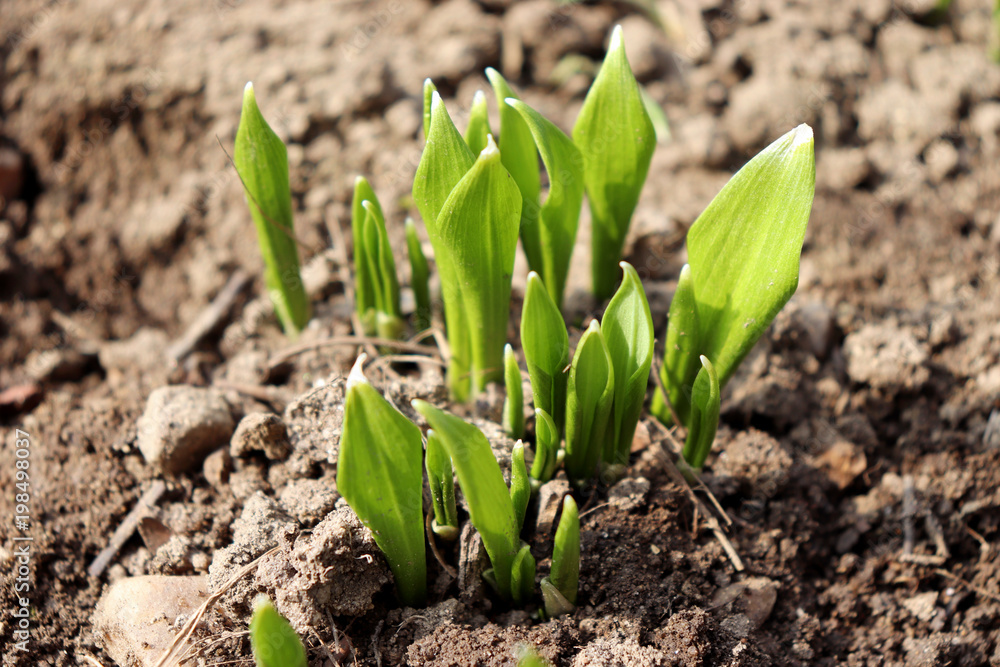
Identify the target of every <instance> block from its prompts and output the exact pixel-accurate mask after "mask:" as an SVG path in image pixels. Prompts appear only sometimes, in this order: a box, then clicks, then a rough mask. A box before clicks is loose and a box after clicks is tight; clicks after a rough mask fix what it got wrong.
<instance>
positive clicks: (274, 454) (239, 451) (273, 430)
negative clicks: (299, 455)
mask: <svg viewBox="0 0 1000 667" xmlns="http://www.w3.org/2000/svg"><path fill="white" fill-rule="evenodd" d="M290 451H291V445H290V444H289V442H288V429H286V428H285V423H284V422H282V421H281V418H280V417H278V415H274V414H271V413H268V412H253V413H251V414H248V415H246V416H245V417H243V419H241V420H240V423H239V425H238V426H237V427H236V432H235V433H233V437H232V439H231V440H230V442H229V453H230V454H231V455H232V456H233V458H239V457H242V456H247V455H248V454H250V453H251V452H264V455H265V456H267V458H269V459H270V460H272V461H281V460H283V459H285V458H287V457H288V454H289V452H290Z"/></svg>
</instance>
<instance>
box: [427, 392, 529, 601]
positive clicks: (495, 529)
mask: <svg viewBox="0 0 1000 667" xmlns="http://www.w3.org/2000/svg"><path fill="white" fill-rule="evenodd" d="M413 408H414V409H415V410H416V411H417V412H419V413H420V414H421V415H423V417H424V419H426V420H427V423H428V424H429V425H430V427H431V429H432V430H433V432H434V433H436V434H437V436H438V437H439V438H440V439H441V444H442V445H443V446H444V448H445V450H446V451H447V452H448V454H449V455H450V456H451V460H452V463H453V464H454V466H455V472H456V473H457V474H458V484H459V486H461V487H462V493H463V494H465V500H466V501H467V502H468V504H469V519H470V520H471V521H472V525H473V526H475V527H476V530H477V531H479V534H480V536H482V538H483V546H484V547H486V553H487V554H489V557H490V562H491V563H492V564H493V574H494V576H495V578H496V584H497V591H498V592H499V593H500V595H501V596H502V597H504V598H508V599H509V598H510V596H511V587H510V584H511V568H512V566H513V563H514V557H515V556H516V555H517V552H518V551H519V550H520V539H519V538H518V534H517V519H516V517H515V516H514V503H513V502H512V501H511V499H510V492H509V491H508V490H507V485H506V484H505V483H504V481H503V473H502V472H500V464H498V463H497V460H496V458H494V456H493V450H492V449H490V443H489V441H488V440H487V439H486V436H485V435H483V433H482V431H480V430H479V429H478V428H476V427H475V426H473V425H472V424H467V423H466V422H464V421H462V420H461V419H459V418H458V417H455V416H454V415H450V414H448V413H446V412H444V411H442V410H439V409H438V408H436V407H434V406H433V405H431V404H430V403H427V402H425V401H421V400H415V401H413Z"/></svg>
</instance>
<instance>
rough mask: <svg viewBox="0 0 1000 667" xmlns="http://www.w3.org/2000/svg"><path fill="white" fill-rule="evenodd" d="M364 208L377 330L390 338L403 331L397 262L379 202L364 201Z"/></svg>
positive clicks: (381, 335)
mask: <svg viewBox="0 0 1000 667" xmlns="http://www.w3.org/2000/svg"><path fill="white" fill-rule="evenodd" d="M361 205H362V207H363V208H364V209H365V222H364V241H363V244H364V250H365V252H364V255H365V262H366V263H367V265H368V275H369V278H370V279H371V281H372V285H373V287H374V292H375V317H374V321H375V333H376V334H377V335H378V336H379V337H381V338H388V339H390V340H392V339H396V338H399V337H400V335H401V334H402V333H403V318H402V315H401V314H400V310H399V280H398V279H397V278H396V261H395V259H394V258H393V256H392V248H391V247H390V245H389V236H388V234H386V231H385V219H384V218H383V217H382V209H381V207H380V206H378V204H377V203H373V202H370V201H368V200H365V201H363V202H361Z"/></svg>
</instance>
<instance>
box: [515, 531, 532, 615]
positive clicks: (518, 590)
mask: <svg viewBox="0 0 1000 667" xmlns="http://www.w3.org/2000/svg"><path fill="white" fill-rule="evenodd" d="M510 592H511V597H512V598H513V599H514V602H515V603H516V604H519V605H523V604H525V603H526V602H528V601H529V600H530V599H531V596H532V595H533V594H534V592H535V557H534V556H532V555H531V548H530V547H529V546H528V545H527V544H524V543H522V544H521V550H520V551H518V552H517V555H516V556H514V563H513V565H512V566H511V574H510Z"/></svg>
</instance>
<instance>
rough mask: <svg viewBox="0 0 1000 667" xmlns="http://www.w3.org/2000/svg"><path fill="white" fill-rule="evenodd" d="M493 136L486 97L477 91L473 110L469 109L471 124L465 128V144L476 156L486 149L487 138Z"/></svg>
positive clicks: (473, 100) (473, 101)
mask: <svg viewBox="0 0 1000 667" xmlns="http://www.w3.org/2000/svg"><path fill="white" fill-rule="evenodd" d="M491 134H493V133H492V132H490V117H489V112H488V109H487V108H486V95H485V94H484V93H483V91H481V90H477V91H476V94H475V95H474V96H473V97H472V108H471V109H469V124H468V125H467V126H466V128H465V143H467V144H469V148H470V149H472V152H473V153H475V154H476V155H479V154H480V153H482V152H483V149H484V148H486V137H488V136H490V135H491Z"/></svg>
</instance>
